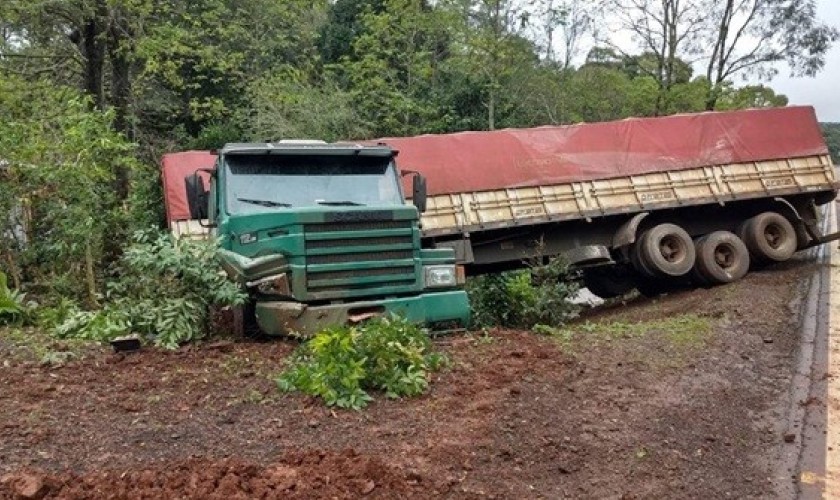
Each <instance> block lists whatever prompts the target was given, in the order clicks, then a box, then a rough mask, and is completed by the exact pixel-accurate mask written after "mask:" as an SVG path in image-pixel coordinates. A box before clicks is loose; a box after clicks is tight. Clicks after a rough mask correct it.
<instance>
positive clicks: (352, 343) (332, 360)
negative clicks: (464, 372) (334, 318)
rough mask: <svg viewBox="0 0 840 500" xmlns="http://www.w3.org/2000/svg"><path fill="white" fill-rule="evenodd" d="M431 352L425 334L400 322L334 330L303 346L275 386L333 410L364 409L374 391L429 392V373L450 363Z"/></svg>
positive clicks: (376, 322) (392, 394) (379, 320)
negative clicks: (333, 407)
mask: <svg viewBox="0 0 840 500" xmlns="http://www.w3.org/2000/svg"><path fill="white" fill-rule="evenodd" d="M431 348H432V346H431V340H429V336H428V335H427V334H426V332H425V331H423V330H422V329H420V328H419V327H418V326H417V325H415V324H412V323H410V322H408V321H407V320H405V319H402V318H399V317H388V318H376V319H373V320H371V321H368V322H366V323H364V324H362V325H359V326H336V327H332V328H328V329H326V330H324V331H323V332H321V333H318V334H317V335H315V336H314V337H313V338H311V339H310V340H308V341H307V342H306V343H305V344H303V345H302V346H301V347H300V348H299V349H298V350H297V351H296V352H295V356H294V358H293V361H292V364H291V365H290V366H289V367H288V368H287V369H286V371H285V372H283V374H281V375H280V377H278V379H277V384H278V386H279V387H280V389H282V390H284V391H293V390H297V391H301V392H304V393H306V394H310V395H312V396H317V397H320V398H322V399H323V400H324V402H325V403H326V404H328V405H330V406H338V407H340V408H352V409H361V408H363V407H365V406H366V405H367V404H368V403H369V402H370V401H372V400H373V397H372V396H371V395H370V394H369V391H371V390H378V391H383V392H384V393H385V396H386V397H388V398H399V397H403V396H416V395H419V394H422V393H423V392H425V391H426V389H427V388H428V387H429V375H430V373H431V372H434V371H436V370H438V369H439V368H440V367H441V366H442V364H443V363H444V362H445V361H446V360H445V358H444V357H443V356H442V355H440V354H437V353H434V352H432V350H431Z"/></svg>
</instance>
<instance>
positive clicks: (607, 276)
mask: <svg viewBox="0 0 840 500" xmlns="http://www.w3.org/2000/svg"><path fill="white" fill-rule="evenodd" d="M583 286H585V287H586V288H587V289H588V290H589V291H590V292H592V293H594V294H595V295H597V296H598V297H601V298H602V299H612V298H615V297H621V296H622V295H624V294H626V293H627V292H629V291H630V290H632V289H633V287H634V285H633V279H632V278H631V277H630V276H629V274H628V272H627V270H626V269H623V268H621V267H619V266H605V267H596V268H592V269H585V270H584V271H583Z"/></svg>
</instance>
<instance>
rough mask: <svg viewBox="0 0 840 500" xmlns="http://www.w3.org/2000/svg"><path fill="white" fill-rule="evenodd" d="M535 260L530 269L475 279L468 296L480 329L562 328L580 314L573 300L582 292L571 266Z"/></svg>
mask: <svg viewBox="0 0 840 500" xmlns="http://www.w3.org/2000/svg"><path fill="white" fill-rule="evenodd" d="M542 261H543V259H541V258H540V259H533V260H532V261H530V262H529V263H528V264H529V265H528V267H529V269H526V270H521V271H509V272H504V273H498V274H488V275H484V276H478V277H476V278H471V279H470V280H468V282H467V293H469V296H470V304H471V305H472V309H473V323H474V325H475V326H476V327H479V328H490V327H508V328H528V329H533V328H540V327H552V328H556V327H560V326H562V325H564V324H565V323H566V322H567V321H569V320H570V319H573V318H575V317H576V316H577V314H578V306H576V305H575V304H572V303H571V302H570V301H569V299H571V298H572V297H573V296H574V295H575V293H577V291H578V286H577V284H576V283H575V282H574V281H572V279H571V278H572V277H571V273H570V272H569V268H568V265H567V264H566V262H565V261H564V260H563V259H560V258H554V259H550V260H548V263H546V264H543V263H542Z"/></svg>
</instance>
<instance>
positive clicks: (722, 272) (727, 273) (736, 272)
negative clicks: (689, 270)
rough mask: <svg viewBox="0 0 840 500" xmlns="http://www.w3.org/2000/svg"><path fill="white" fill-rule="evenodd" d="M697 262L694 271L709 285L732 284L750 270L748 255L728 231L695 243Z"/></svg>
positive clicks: (704, 237)
mask: <svg viewBox="0 0 840 500" xmlns="http://www.w3.org/2000/svg"><path fill="white" fill-rule="evenodd" d="M695 248H696V253H697V261H696V262H695V264H694V270H695V272H696V274H697V275H698V276H700V278H701V279H702V280H703V281H705V282H707V283H708V284H711V285H721V284H724V283H732V282H733V281H737V280H739V279H741V278H743V277H744V276H745V275H746V274H747V271H749V269H750V253H749V251H748V250H747V246H746V245H745V244H744V242H743V241H741V239H740V238H738V237H737V236H735V235H734V234H732V233H730V232H729V231H715V232H714V233H711V234H707V235H706V236H703V237H702V238H700V239H698V240H697V242H696V243H695Z"/></svg>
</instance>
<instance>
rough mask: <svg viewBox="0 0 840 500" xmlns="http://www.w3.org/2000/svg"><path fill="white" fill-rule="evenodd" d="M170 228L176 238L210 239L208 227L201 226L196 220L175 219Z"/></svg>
mask: <svg viewBox="0 0 840 500" xmlns="http://www.w3.org/2000/svg"><path fill="white" fill-rule="evenodd" d="M205 222H206V221H205ZM170 229H171V230H172V234H174V235H175V237H176V238H190V239H194V240H207V239H210V228H209V227H202V226H201V224H200V223H199V221H197V220H176V221H174V222H172V223H171V224H170Z"/></svg>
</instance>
